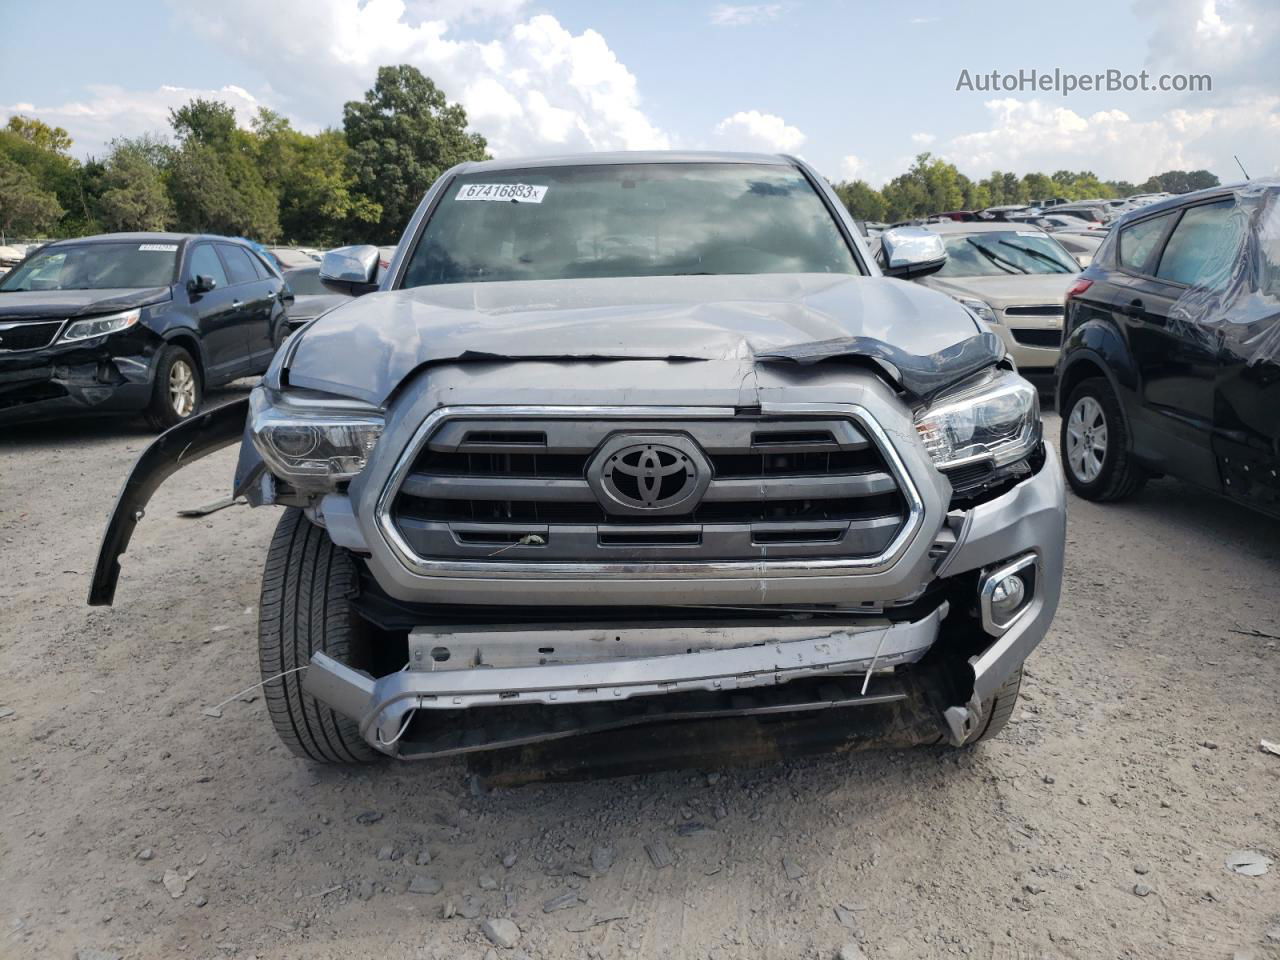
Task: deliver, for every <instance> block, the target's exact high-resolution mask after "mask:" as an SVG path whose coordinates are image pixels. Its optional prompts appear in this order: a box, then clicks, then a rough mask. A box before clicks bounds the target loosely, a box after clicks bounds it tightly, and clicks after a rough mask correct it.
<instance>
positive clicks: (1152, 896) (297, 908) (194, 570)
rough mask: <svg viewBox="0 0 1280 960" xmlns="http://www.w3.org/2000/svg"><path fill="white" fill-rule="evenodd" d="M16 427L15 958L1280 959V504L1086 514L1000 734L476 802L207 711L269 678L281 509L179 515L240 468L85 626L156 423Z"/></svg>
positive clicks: (179, 499) (194, 496)
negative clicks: (261, 665) (96, 562)
mask: <svg viewBox="0 0 1280 960" xmlns="http://www.w3.org/2000/svg"><path fill="white" fill-rule="evenodd" d="M232 395H234V393H233V392H232V393H228V392H224V393H223V394H222V395H221V396H220V397H215V398H214V399H215V401H216V400H221V399H228V398H230V397H231V396H232ZM1050 428H1051V430H1053V431H1054V433H1055V434H1056V421H1051V422H1050ZM6 433H7V436H4V437H3V438H0V491H2V492H3V496H2V497H0V549H2V550H3V558H4V577H3V582H2V583H0V610H2V611H3V617H2V619H0V663H2V664H3V666H4V675H3V679H2V680H0V708H3V709H0V713H4V712H5V710H11V711H13V713H12V714H11V715H7V716H6V717H5V718H4V719H0V957H3V958H6V960H7V958H25V957H38V958H50V957H52V958H58V960H64V958H71V957H74V956H75V955H76V953H77V951H80V954H79V955H80V957H81V958H82V960H88V958H95V960H97V958H101V957H109V956H122V957H126V958H165V960H168V958H174V957H179V956H185V957H194V958H248V957H261V958H295V957H301V958H335V960H337V958H342V960H349V958H362V957H379V958H402V957H403V958H419V957H421V958H441V960H443V958H455V957H458V958H464V960H466V958H475V960H480V958H482V957H484V956H485V955H486V952H487V951H488V950H489V949H490V946H489V942H488V940H486V938H485V936H484V935H483V934H482V932H481V923H482V921H484V920H485V918H490V917H492V918H509V919H510V920H513V921H514V922H515V924H516V925H517V926H518V929H519V939H518V943H517V944H516V946H515V949H514V950H499V951H498V953H499V954H501V955H502V956H504V957H517V956H519V955H520V954H521V953H522V952H523V953H524V954H527V955H528V956H530V957H534V958H544V960H550V958H559V957H581V958H587V957H597V956H599V957H607V958H612V957H645V958H648V957H670V958H685V957H690V958H692V957H697V958H706V957H710V958H716V960H720V958H732V957H738V958H748V957H751V958H754V957H786V958H793V957H832V956H836V954H837V951H838V950H840V949H841V947H842V946H844V945H846V944H856V945H859V946H860V947H861V949H862V950H863V951H865V956H866V957H868V958H870V960H883V958H888V957H896V958H924V957H935V956H938V957H950V956H971V957H976V958H1041V957H1052V958H1059V957H1071V958H1075V957H1079V958H1111V957H1116V958H1119V957H1124V958H1144V960H1146V958H1152V957H1178V958H1184V957H1211V958H1225V960H1229V958H1232V957H1243V956H1254V957H1256V958H1258V960H1262V958H1266V957H1275V956H1280V942H1278V943H1274V944H1270V945H1269V941H1268V940H1267V932H1268V931H1274V934H1273V935H1274V936H1276V937H1280V862H1278V863H1277V864H1276V865H1274V866H1272V868H1271V869H1270V872H1268V873H1267V874H1265V875H1263V876H1259V877H1246V876H1239V875H1236V874H1234V873H1231V872H1229V871H1228V870H1227V869H1226V868H1225V866H1224V860H1225V858H1226V857H1227V856H1228V855H1229V854H1230V853H1231V852H1232V851H1235V850H1238V849H1252V850H1258V851H1262V852H1263V853H1265V854H1267V855H1269V856H1270V857H1272V858H1274V859H1275V860H1277V861H1280V757H1277V756H1272V755H1269V754H1266V753H1264V752H1262V751H1260V750H1259V739H1260V738H1262V737H1266V738H1268V739H1270V740H1273V741H1280V682H1278V681H1280V640H1277V639H1276V638H1277V637H1280V523H1277V522H1275V521H1272V520H1267V519H1263V518H1260V517H1258V516H1255V515H1252V514H1250V513H1248V512H1246V511H1244V510H1241V509H1238V508H1236V507H1234V506H1232V505H1230V504H1226V503H1223V502H1220V501H1217V500H1214V499H1209V498H1206V497H1204V496H1202V495H1200V494H1199V493H1197V492H1196V491H1195V490H1193V489H1191V488H1189V487H1187V486H1184V485H1182V484H1179V483H1175V482H1172V481H1165V482H1160V483H1156V484H1152V485H1150V486H1149V487H1148V488H1147V490H1146V491H1145V493H1144V494H1143V495H1142V496H1141V497H1140V498H1139V499H1138V500H1137V501H1136V502H1133V503H1130V504H1126V505H1123V506H1113V507H1109V508H1106V509H1101V508H1099V507H1096V506H1093V505H1090V504H1087V503H1083V502H1080V501H1076V500H1073V501H1072V503H1071V520H1070V529H1069V536H1070V543H1069V546H1068V558H1067V584H1066V588H1065V599H1064V603H1063V606H1062V608H1061V610H1060V612H1059V616H1058V621H1057V625H1056V627H1055V629H1054V631H1053V633H1052V635H1051V637H1050V638H1049V639H1048V640H1047V641H1046V643H1045V644H1044V645H1043V646H1042V647H1041V648H1040V650H1039V651H1038V653H1037V654H1036V656H1035V657H1034V658H1033V659H1032V661H1031V663H1030V679H1029V682H1028V684H1027V685H1026V686H1025V687H1024V690H1025V693H1026V700H1025V703H1024V705H1023V706H1022V707H1021V708H1020V709H1019V711H1018V714H1017V716H1016V717H1015V721H1014V723H1013V724H1011V726H1010V728H1009V730H1008V731H1006V733H1005V735H1004V736H1003V737H1002V738H1001V739H1000V740H998V741H996V742H994V743H992V744H989V745H984V746H983V747H982V748H980V749H978V750H976V751H972V752H967V753H960V754H957V753H953V752H942V751H935V750H917V751H911V752H899V753H885V752H877V753H864V754H859V755H855V756H853V757H826V758H822V759H815V760H804V761H796V762H792V763H789V764H785V765H774V766H770V767H767V768H763V769H759V768H757V769H745V770H744V769H726V770H722V771H714V770H702V771H680V772H670V773H662V774H654V775H648V776H643V777H629V778H624V779H618V780H605V781H595V782H586V783H569V784H552V785H546V784H543V785H535V786H526V787H522V788H518V789H507V790H496V791H494V792H491V793H488V794H484V795H475V794H474V793H473V791H472V789H471V785H470V782H469V780H468V776H467V773H466V769H465V767H464V766H463V765H462V764H461V763H450V764H447V765H437V766H424V765H407V764H402V765H397V764H387V765H382V766H378V767H373V768H366V769H359V770H335V769H320V768H316V767H312V766H309V765H308V764H306V763H304V762H302V761H300V760H297V759H295V758H293V757H292V756H290V755H289V754H287V753H286V752H285V751H284V749H283V748H282V747H280V746H279V745H278V744H277V742H276V739H275V735H274V734H273V733H272V731H271V729H270V727H269V725H268V723H267V720H266V716H265V710H264V707H263V702H262V699H261V697H260V696H258V697H256V698H253V699H251V700H248V701H240V700H237V701H233V702H232V703H231V704H229V705H228V706H227V707H226V708H225V709H224V711H223V715H222V717H221V718H219V719H215V718H212V717H208V716H205V715H203V714H202V709H203V708H204V707H205V706H208V705H210V704H213V703H216V702H218V701H219V700H222V699H223V698H225V697H227V696H229V695H230V694H232V693H234V692H235V691H236V690H238V689H240V688H242V687H246V686H248V685H249V684H251V683H253V682H254V681H256V680H257V679H258V677H257V674H256V670H257V665H256V664H257V660H256V653H255V646H254V645H255V640H254V624H255V615H256V604H257V600H258V576H259V570H260V567H261V564H262V561H263V558H264V555H265V550H266V544H267V541H268V539H269V537H270V535H271V530H272V527H273V525H274V523H275V521H276V515H275V514H274V513H273V512H272V511H270V510H260V511H250V510H247V509H243V508H235V509H231V510H226V511H223V512H221V513H218V514H216V515H213V516H211V517H207V518H205V519H201V520H186V519H180V518H178V517H177V516H175V511H176V510H177V509H179V508H181V507H185V506H193V505H198V504H202V503H205V502H207V501H210V500H213V499H216V498H217V497H219V496H221V495H223V494H224V493H225V492H226V491H227V489H228V483H229V477H230V474H231V470H232V465H233V461H234V451H231V450H228V451H224V452H223V453H222V454H220V455H218V456H216V457H214V458H211V459H209V460H206V461H204V462H203V463H202V464H200V465H199V466H197V467H195V468H193V469H191V470H188V471H186V472H184V473H181V474H179V475H178V476H177V477H176V478H174V479H173V480H172V481H170V483H169V484H168V485H167V486H166V487H165V488H164V489H163V490H162V491H161V494H160V496H159V497H158V498H157V500H156V501H155V502H153V504H152V507H151V509H150V511H149V516H148V518H147V520H146V521H145V522H144V523H143V525H142V526H141V528H140V529H139V532H138V534H137V535H136V536H135V538H134V544H133V548H132V551H131V552H130V553H129V555H128V557H127V559H126V568H125V574H124V578H123V580H122V585H121V589H120V592H119V595H118V597H117V602H118V604H119V605H118V606H117V607H115V608H113V609H91V608H89V607H86V606H85V605H84V597H85V593H86V589H87V584H88V577H89V573H90V571H91V569H92V564H93V557H94V553H95V551H96V549H97V544H98V537H99V534H100V532H101V529H102V526H103V522H104V519H105V517H106V515H107V512H108V510H109V509H110V506H111V504H112V502H113V500H114V497H115V495H116V492H117V490H118V488H119V486H120V483H121V480H122V479H123V477H124V475H125V473H126V470H127V468H128V467H129V465H130V464H131V463H132V461H133V459H134V457H135V456H136V455H137V454H138V452H139V451H141V450H142V448H143V447H144V446H145V445H146V443H147V442H148V441H149V439H150V438H149V436H148V435H147V434H146V433H145V432H144V430H143V428H142V427H141V426H140V425H122V424H108V423H88V424H85V423H81V424H63V425H57V426H49V427H43V428H40V429H30V430H22V431H6ZM657 840H662V841H664V842H665V843H666V845H667V846H668V848H669V849H670V851H671V853H672V856H673V858H674V863H673V864H672V865H670V866H667V867H664V868H662V869H658V868H656V867H655V866H654V864H653V863H652V861H651V859H650V857H649V856H648V855H646V852H645V847H644V845H645V844H646V843H651V842H653V841H657ZM604 847H607V848H611V851H612V854H613V862H612V864H611V865H609V864H608V863H607V861H608V860H609V856H608V855H607V851H605V850H602V849H597V848H604ZM424 851H425V852H426V853H427V854H429V856H430V862H429V863H427V864H422V865H419V863H417V862H416V861H418V860H419V859H425V856H424ZM593 854H594V857H593ZM593 859H594V860H595V865H594V866H592V861H593ZM166 873H167V874H168V881H169V882H168V884H167V885H166V884H165V883H164V882H162V881H163V879H164V878H165V876H166ZM415 877H424V878H429V880H434V881H438V884H435V883H431V882H429V880H427V881H424V880H419V881H418V885H417V886H418V887H419V888H421V889H425V890H434V889H435V887H436V886H437V885H439V886H440V888H441V889H440V891H439V892H436V893H431V892H426V893H417V892H409V891H408V890H407V888H408V886H409V883H410V881H411V880H412V879H413V878H415ZM184 879H185V885H184V883H183V881H184ZM170 888H172V890H173V892H174V893H180V894H181V895H180V896H175V895H172V894H171V892H170ZM574 892H576V894H577V895H578V898H579V899H576V900H575V899H574V898H573V897H572V896H569V897H567V898H565V900H564V901H561V902H562V903H565V902H567V903H568V906H567V907H566V908H565V909H563V910H554V911H552V912H544V903H545V902H546V901H548V900H551V899H552V898H554V897H557V896H559V895H561V894H566V893H568V894H572V893H574ZM1142 893H1145V894H1146V895H1145V896H1144V895H1141V894H1142ZM449 910H452V911H454V916H453V917H452V918H450V919H444V918H443V917H442V914H443V913H445V912H447V911H449ZM609 917H619V919H613V920H609V919H607V918H609ZM591 921H602V922H599V923H596V924H594V925H592V924H591ZM94 950H97V951H102V952H101V953H95V952H92V951H94ZM845 955H846V956H860V955H861V954H859V953H858V952H857V950H856V948H855V947H847V948H846V954H845Z"/></svg>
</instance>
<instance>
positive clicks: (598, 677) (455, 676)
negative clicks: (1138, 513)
mask: <svg viewBox="0 0 1280 960" xmlns="http://www.w3.org/2000/svg"><path fill="white" fill-rule="evenodd" d="M946 614H947V606H946V604H943V605H941V606H940V607H938V609H936V610H935V611H933V613H931V614H929V615H928V616H926V617H924V618H922V619H920V620H917V621H915V622H911V623H896V624H888V625H880V626H869V627H867V628H865V629H860V630H849V631H841V632H839V633H834V634H830V635H826V636H818V637H815V638H813V639H809V640H792V641H788V642H785V643H768V644H762V645H758V646H752V647H733V648H729V649H722V650H703V651H699V652H695V653H683V654H675V655H671V656H658V657H640V658H636V659H629V660H605V661H598V662H594V663H570V664H549V665H545V666H528V667H494V668H476V669H469V670H438V671H421V670H402V671H400V672H399V673H393V674H389V675H388V676H385V677H379V678H378V679H376V680H375V679H374V678H372V677H370V676H369V675H368V674H365V673H362V672H360V671H358V670H353V669H352V668H350V667H348V666H346V665H344V664H342V663H339V662H338V661H337V660H335V659H333V658H332V657H330V656H327V655H326V654H324V653H316V654H314V655H313V656H312V658H311V664H310V668H309V669H308V670H307V674H306V679H305V680H304V681H303V690H304V691H305V692H306V693H308V694H309V695H311V696H313V697H315V698H316V699H317V700H320V701H322V702H323V703H325V704H327V705H328V706H330V707H331V708H333V709H334V710H335V711H337V712H338V713H340V714H343V715H344V716H347V717H350V718H351V719H352V720H355V721H356V722H357V723H358V724H359V727H360V734H361V736H363V737H364V738H365V740H366V741H368V742H369V743H370V744H371V745H372V746H373V747H374V748H375V749H378V750H381V751H383V752H394V748H393V747H392V744H393V743H394V741H395V738H396V733H397V731H399V730H401V728H402V727H403V725H404V724H405V720H406V715H407V714H408V713H409V712H410V711H413V710H460V709H464V708H467V707H482V706H496V705H502V706H513V705H517V704H528V703H538V704H547V705H578V704H585V703H600V702H616V701H621V700H625V699H628V698H631V697H640V696H653V695H661V694H671V693H686V692H691V691H707V692H713V693H715V692H729V691H734V690H741V689H747V688H751V687H762V686H772V685H777V684H783V683H787V682H789V681H791V680H796V679H800V678H802V677H814V676H820V675H823V674H831V675H836V674H859V673H866V672H867V671H868V670H871V669H872V668H873V666H874V667H875V668H876V669H879V668H881V667H892V666H896V665H898V664H902V663H913V662H915V661H916V660H919V659H920V658H921V657H922V656H924V654H925V652H926V651H927V650H928V649H929V647H930V646H931V645H932V644H933V642H934V640H935V639H936V638H937V635H938V630H939V626H940V624H941V622H942V619H943V618H944V617H945V616H946ZM815 629H817V628H816V627H815Z"/></svg>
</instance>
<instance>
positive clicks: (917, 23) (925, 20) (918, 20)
mask: <svg viewBox="0 0 1280 960" xmlns="http://www.w3.org/2000/svg"><path fill="white" fill-rule="evenodd" d="M937 22H938V18H937V17H912V18H911V19H910V20H908V21H907V23H909V24H911V25H912V26H916V27H918V26H920V25H921V24H925V23H937Z"/></svg>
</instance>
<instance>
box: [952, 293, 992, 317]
mask: <svg viewBox="0 0 1280 960" xmlns="http://www.w3.org/2000/svg"><path fill="white" fill-rule="evenodd" d="M956 300H958V301H959V302H960V303H962V304H964V305H965V306H966V307H968V308H969V309H970V310H972V311H973V313H974V314H975V315H976V316H977V318H978V319H979V320H982V321H984V322H985V323H999V322H1000V318H999V317H997V316H996V312H995V311H994V310H992V309H991V304H989V303H987V301H985V300H973V299H971V298H969V297H956Z"/></svg>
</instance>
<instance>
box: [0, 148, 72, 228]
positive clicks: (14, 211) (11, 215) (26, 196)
mask: <svg viewBox="0 0 1280 960" xmlns="http://www.w3.org/2000/svg"><path fill="white" fill-rule="evenodd" d="M64 212H65V211H64V210H63V209H62V205H61V204H60V203H58V198H57V197H56V196H54V194H53V193H52V192H50V191H48V190H44V189H42V188H41V186H40V183H39V181H37V180H36V178H35V177H34V176H32V174H31V173H30V172H29V171H27V170H25V169H23V168H22V167H21V166H20V165H19V164H18V163H17V162H15V161H14V160H12V159H11V158H9V157H8V156H6V155H5V154H3V153H0V230H2V231H4V234H5V235H6V236H13V235H14V234H15V233H16V234H19V235H23V236H40V235H42V234H44V233H47V232H48V231H49V230H51V229H52V228H53V226H54V225H55V224H56V223H57V222H58V221H59V220H60V219H61V218H62V215H63V213H64Z"/></svg>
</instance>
